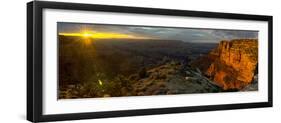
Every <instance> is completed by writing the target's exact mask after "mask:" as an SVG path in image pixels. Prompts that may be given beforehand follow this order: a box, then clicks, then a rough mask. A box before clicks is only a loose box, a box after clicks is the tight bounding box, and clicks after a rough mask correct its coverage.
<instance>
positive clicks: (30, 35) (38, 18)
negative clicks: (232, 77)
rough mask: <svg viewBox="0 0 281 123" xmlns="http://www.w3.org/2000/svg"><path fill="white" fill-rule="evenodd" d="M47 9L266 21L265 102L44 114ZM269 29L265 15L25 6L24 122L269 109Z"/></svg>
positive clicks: (35, 3) (73, 5)
mask: <svg viewBox="0 0 281 123" xmlns="http://www.w3.org/2000/svg"><path fill="white" fill-rule="evenodd" d="M46 8H49V9H65V10H87V11H101V12H118V13H132V14H134V13H137V14H150V15H169V16H178V17H179V16H188V17H204V18H221V19H236V20H237V19H238V20H256V21H266V22H268V101H266V102H257V103H241V104H224V105H207V106H191V107H173V108H157V109H139V110H123V111H108V112H90V113H73V114H56V115H44V114H43V113H42V109H43V107H42V106H43V104H42V100H43V95H42V88H43V85H42V71H43V67H42V57H43V56H42V45H43V44H42V30H43V29H42V28H43V26H42V17H43V12H42V10H43V9H46ZM272 26H273V17H272V16H264V15H248V14H233V13H217V12H201V11H185V10H170V9H156V8H140V7H124V6H108V5H93V4H80V3H63V2H45V1H33V2H29V3H27V120H29V121H32V122H44V121H63V120H78V119H93V118H106V117H123V116H136V115H154V114H169V113H184V112H199V111H213V110H228V109H245V108H259V107H272V105H273V97H272V92H273V91H272V64H273V63H272V59H273V58H272V57H273V56H272V43H273V41H272V40H273V39H272V36H273V32H272V31H273V30H272Z"/></svg>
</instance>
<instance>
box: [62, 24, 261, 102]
mask: <svg viewBox="0 0 281 123" xmlns="http://www.w3.org/2000/svg"><path fill="white" fill-rule="evenodd" d="M57 30H58V32H57V39H58V98H59V99H77V98H105V97H107V98H108V97H124V96H149V95H175V94H198V93H224V92H245V91H258V31H255V30H222V29H205V28H181V27H157V26H135V25H109V24H89V23H68V22H67V23H66V22H58V23H57Z"/></svg>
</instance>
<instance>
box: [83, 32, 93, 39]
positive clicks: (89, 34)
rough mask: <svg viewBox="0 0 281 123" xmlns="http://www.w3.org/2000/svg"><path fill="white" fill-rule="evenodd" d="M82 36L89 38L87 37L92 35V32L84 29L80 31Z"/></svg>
mask: <svg viewBox="0 0 281 123" xmlns="http://www.w3.org/2000/svg"><path fill="white" fill-rule="evenodd" d="M82 36H83V37H85V38H89V37H92V36H93V34H92V33H91V32H88V31H85V32H83V33H82Z"/></svg>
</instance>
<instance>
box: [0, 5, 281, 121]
mask: <svg viewBox="0 0 281 123" xmlns="http://www.w3.org/2000/svg"><path fill="white" fill-rule="evenodd" d="M28 1H29V0H3V1H1V4H0V9H1V11H0V15H1V19H0V31H1V33H0V36H1V38H0V97H1V101H0V122H1V123H5V122H11V123H27V122H28V121H26V120H25V116H26V114H25V112H26V2H28ZM69 1H71V0H69ZM81 1H87V0H81ZM88 1H91V2H94V3H96V4H108V5H125V6H140V7H155V8H169V9H183V10H199V11H213V12H230V13H245V14H265V15H273V16H274V27H273V29H274V34H273V35H274V36H273V43H274V46H273V48H274V49H273V52H274V55H273V56H274V65H273V67H274V68H273V73H274V74H273V76H274V77H273V78H274V79H273V83H274V87H273V88H274V107H273V108H259V109H243V110H231V111H229V110H228V111H212V112H197V113H182V114H168V115H152V116H136V117H122V118H107V119H95V120H79V121H72V122H74V123H91V122H101V123H111V122H122V123H132V122H134V123H135V122H136V123H138V122H139V123H143V122H160V123H168V122H191V123H192V122H196V123H212V122H216V123H225V122H227V123H237V122H248V123H250V122H269V121H275V122H278V121H280V120H281V118H280V114H281V98H280V97H281V77H279V74H280V73H281V57H280V56H279V53H280V52H281V42H279V41H278V40H281V37H280V35H278V34H280V33H281V25H280V24H281V14H280V11H281V8H280V5H281V4H280V3H279V1H278V0H274V1H273V0H272V1H269V0H247V1H246V0H88ZM65 122H70V121H65Z"/></svg>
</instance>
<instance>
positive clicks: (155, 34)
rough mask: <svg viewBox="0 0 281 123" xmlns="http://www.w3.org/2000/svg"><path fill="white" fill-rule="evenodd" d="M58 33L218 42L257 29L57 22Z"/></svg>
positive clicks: (248, 34) (246, 35)
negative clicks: (90, 33) (88, 32)
mask: <svg viewBox="0 0 281 123" xmlns="http://www.w3.org/2000/svg"><path fill="white" fill-rule="evenodd" d="M57 26H58V32H59V33H79V32H81V31H83V30H88V31H92V32H98V33H101V32H102V33H116V34H126V35H132V36H137V37H146V38H153V39H155V38H156V39H165V40H181V41H184V42H195V43H218V42H220V41H221V40H232V39H242V38H258V31H249V30H221V29H200V28H175V27H152V26H133V25H106V24H82V23H64V22H58V25H57Z"/></svg>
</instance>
